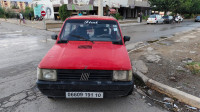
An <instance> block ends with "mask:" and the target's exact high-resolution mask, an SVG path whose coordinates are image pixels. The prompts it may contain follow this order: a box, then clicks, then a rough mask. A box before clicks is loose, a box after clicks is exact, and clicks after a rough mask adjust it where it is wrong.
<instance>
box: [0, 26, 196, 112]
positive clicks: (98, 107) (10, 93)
mask: <svg viewBox="0 0 200 112" xmlns="http://www.w3.org/2000/svg"><path fill="white" fill-rule="evenodd" d="M187 24H190V25H191V24H192V25H194V26H195V27H196V26H197V25H198V23H195V24H194V23H192V22H186V23H182V24H180V25H174V26H177V28H178V29H177V30H176V28H174V29H171V27H173V25H172V26H170V25H141V26H130V27H123V32H124V35H131V36H132V39H131V42H129V43H128V44H130V43H135V42H140V41H147V40H151V39H154V38H159V37H160V35H159V34H163V33H159V29H166V31H165V30H164V31H162V30H161V32H169V34H172V33H171V32H173V31H175V30H176V31H184V30H188V29H191V28H193V27H187ZM181 25H183V28H181V27H180V26H181ZM190 25H189V26H190ZM125 28H126V29H125ZM154 28H156V29H155V30H153V29H154ZM170 29H171V30H170ZM152 30H153V31H156V32H151V31H152ZM145 33H146V34H145ZM51 34H53V32H49V31H44V30H38V29H34V28H30V27H25V26H18V25H14V24H10V23H5V22H4V23H1V24H0V54H1V55H0V111H2V112H10V111H12V112H19V111H20V112H27V111H28V112H55V111H58V112H64V111H69V112H76V111H82V112H90V111H91V112H94V111H95V112H98V111H99V112H102V111H109V112H166V110H164V109H163V108H162V107H160V106H159V105H157V104H154V103H153V102H152V101H150V100H148V99H143V98H142V95H141V94H140V93H138V92H136V91H135V92H134V93H133V95H130V96H128V97H124V98H117V99H100V100H99V99H70V100H66V99H57V100H50V99H48V98H46V97H45V96H43V95H42V94H41V93H40V92H39V91H38V89H37V88H36V86H35V82H36V67H37V65H38V63H39V62H40V60H41V59H42V58H43V56H44V55H45V54H46V53H47V52H48V50H49V49H50V48H51V47H52V46H53V44H54V42H55V41H52V40H51V39H50V35H51ZM155 35H156V37H154V36H155ZM149 103H151V105H149Z"/></svg>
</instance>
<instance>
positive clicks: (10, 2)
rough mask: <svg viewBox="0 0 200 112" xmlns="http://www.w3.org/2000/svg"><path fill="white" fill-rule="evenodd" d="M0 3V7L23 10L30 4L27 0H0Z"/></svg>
mask: <svg viewBox="0 0 200 112" xmlns="http://www.w3.org/2000/svg"><path fill="white" fill-rule="evenodd" d="M0 4H1V5H0V6H1V7H2V8H5V9H17V10H24V9H25V8H26V7H30V6H31V5H30V4H29V1H28V0H0Z"/></svg>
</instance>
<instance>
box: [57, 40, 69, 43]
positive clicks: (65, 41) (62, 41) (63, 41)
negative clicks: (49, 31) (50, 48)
mask: <svg viewBox="0 0 200 112" xmlns="http://www.w3.org/2000/svg"><path fill="white" fill-rule="evenodd" d="M58 43H68V40H59V41H58Z"/></svg>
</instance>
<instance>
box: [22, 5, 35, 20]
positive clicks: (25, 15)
mask: <svg viewBox="0 0 200 112" xmlns="http://www.w3.org/2000/svg"><path fill="white" fill-rule="evenodd" d="M29 13H31V15H32V17H33V15H34V10H33V8H31V7H26V8H25V11H23V12H22V14H23V15H24V17H25V18H29Z"/></svg>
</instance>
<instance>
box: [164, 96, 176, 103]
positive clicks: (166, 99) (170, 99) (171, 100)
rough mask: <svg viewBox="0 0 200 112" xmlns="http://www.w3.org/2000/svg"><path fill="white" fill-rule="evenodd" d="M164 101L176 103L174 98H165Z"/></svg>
mask: <svg viewBox="0 0 200 112" xmlns="http://www.w3.org/2000/svg"><path fill="white" fill-rule="evenodd" d="M163 101H165V102H168V103H174V100H173V99H172V98H169V97H164V98H163Z"/></svg>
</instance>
